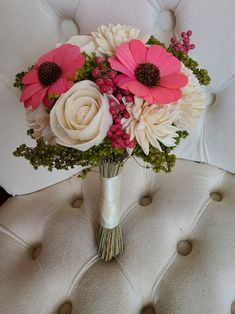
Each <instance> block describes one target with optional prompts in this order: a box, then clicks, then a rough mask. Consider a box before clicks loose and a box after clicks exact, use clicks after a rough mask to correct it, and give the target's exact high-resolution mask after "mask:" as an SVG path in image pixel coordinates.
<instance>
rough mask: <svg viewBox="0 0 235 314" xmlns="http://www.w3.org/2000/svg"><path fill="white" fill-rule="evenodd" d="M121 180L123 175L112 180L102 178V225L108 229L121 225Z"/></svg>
mask: <svg viewBox="0 0 235 314" xmlns="http://www.w3.org/2000/svg"><path fill="white" fill-rule="evenodd" d="M121 178H122V175H121V173H120V174H119V175H117V176H115V177H111V178H104V177H102V176H100V181H101V199H100V224H101V226H103V227H104V228H107V229H113V228H115V227H116V226H118V225H119V223H120V199H121Z"/></svg>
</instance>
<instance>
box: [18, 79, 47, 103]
mask: <svg viewBox="0 0 235 314" xmlns="http://www.w3.org/2000/svg"><path fill="white" fill-rule="evenodd" d="M43 88H44V87H43V86H42V85H41V84H40V83H34V84H30V85H25V86H24V87H23V90H22V94H21V96H20V101H25V100H26V99H28V98H30V97H32V96H33V95H34V94H35V93H36V92H38V91H39V90H41V89H43Z"/></svg>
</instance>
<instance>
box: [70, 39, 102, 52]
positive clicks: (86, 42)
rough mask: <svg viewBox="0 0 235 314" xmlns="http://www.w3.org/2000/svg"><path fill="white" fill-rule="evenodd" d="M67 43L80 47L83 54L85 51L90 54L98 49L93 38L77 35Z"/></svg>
mask: <svg viewBox="0 0 235 314" xmlns="http://www.w3.org/2000/svg"><path fill="white" fill-rule="evenodd" d="M67 43H68V44H73V45H77V46H79V47H80V49H81V51H82V52H83V51H84V52H86V53H88V54H91V53H92V52H96V49H97V44H96V41H95V39H94V37H93V36H88V35H75V36H72V37H71V38H70V39H69V40H68V41H67Z"/></svg>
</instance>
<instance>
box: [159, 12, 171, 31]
mask: <svg viewBox="0 0 235 314" xmlns="http://www.w3.org/2000/svg"><path fill="white" fill-rule="evenodd" d="M158 25H159V27H160V28H161V30H162V31H164V32H166V31H170V30H172V29H173V28H174V27H175V14H174V12H173V11H171V10H164V11H161V12H160V14H159V17H158Z"/></svg>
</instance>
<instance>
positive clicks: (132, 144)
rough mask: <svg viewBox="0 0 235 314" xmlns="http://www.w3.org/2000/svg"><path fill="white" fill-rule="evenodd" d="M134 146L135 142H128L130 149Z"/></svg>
mask: <svg viewBox="0 0 235 314" xmlns="http://www.w3.org/2000/svg"><path fill="white" fill-rule="evenodd" d="M135 145H136V142H135V141H134V140H132V141H130V145H129V147H130V148H134V147H135Z"/></svg>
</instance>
